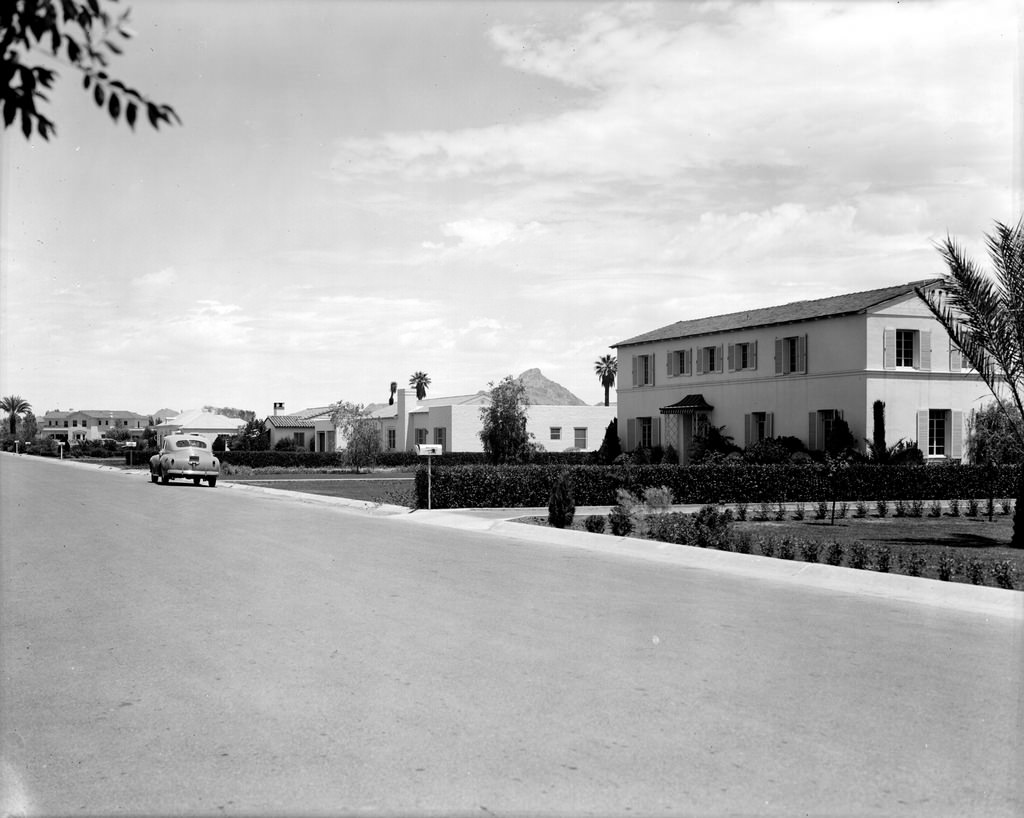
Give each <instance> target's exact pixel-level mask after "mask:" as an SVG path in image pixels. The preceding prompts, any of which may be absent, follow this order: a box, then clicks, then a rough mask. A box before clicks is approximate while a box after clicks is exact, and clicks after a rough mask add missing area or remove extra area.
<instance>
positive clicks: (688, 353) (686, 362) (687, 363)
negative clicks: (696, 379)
mask: <svg viewBox="0 0 1024 818" xmlns="http://www.w3.org/2000/svg"><path fill="white" fill-rule="evenodd" d="M683 374H684V375H692V374H693V349H692V348H691V349H686V350H683Z"/></svg>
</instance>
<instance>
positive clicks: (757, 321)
mask: <svg viewBox="0 0 1024 818" xmlns="http://www.w3.org/2000/svg"><path fill="white" fill-rule="evenodd" d="M940 280H941V279H925V280H923V281H911V282H910V283H908V284H900V285H898V286H894V287H883V288H881V289H878V290H866V291H864V292H859V293H847V294H846V295H834V296H831V297H829V298H818V299H815V300H813V301H794V302H793V303H791V304H782V305H780V306H778V307H762V308H760V309H756V310H746V311H744V312H732V313H727V314H726V315H713V316H711V317H709V318H695V319H693V320H690V321H677V322H676V323H674V324H669V325H668V326H665V327H661V328H659V329H656V330H651V331H650V332H645V333H643V334H642V335H635V336H633V337H632V338H627V339H626V340H625V341H619V342H618V343H616V344H612V346H613V347H624V346H631V345H633V344H647V343H651V342H653V341H668V340H671V339H673V338H689V337H692V336H694V335H711V334H712V333H718V332H730V331H732V330H738V329H754V328H756V327H768V326H773V325H775V324H793V323H796V322H798V321H815V320H818V319H821V318H832V317H833V316H837V315H851V314H854V313H859V312H864V311H865V310H867V309H870V308H871V307H874V306H877V305H878V304H882V303H884V302H886V301H889V300H891V299H893V298H899V297H900V296H905V295H909V294H911V293H913V292H914V288H915V287H926V286H929V285H933V284H935V283H936V282H938V281H940Z"/></svg>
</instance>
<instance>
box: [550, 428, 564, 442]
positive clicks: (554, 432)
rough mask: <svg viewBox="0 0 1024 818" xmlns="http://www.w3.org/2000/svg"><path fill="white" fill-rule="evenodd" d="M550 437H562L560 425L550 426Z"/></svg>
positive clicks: (556, 438) (559, 438)
mask: <svg viewBox="0 0 1024 818" xmlns="http://www.w3.org/2000/svg"><path fill="white" fill-rule="evenodd" d="M551 439H552V440H561V439H562V427H561V426H552V427H551Z"/></svg>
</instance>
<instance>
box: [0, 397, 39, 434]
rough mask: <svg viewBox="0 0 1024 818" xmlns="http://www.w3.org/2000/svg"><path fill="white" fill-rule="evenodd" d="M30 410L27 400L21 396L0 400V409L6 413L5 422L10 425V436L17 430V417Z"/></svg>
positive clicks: (30, 406) (30, 405)
mask: <svg viewBox="0 0 1024 818" xmlns="http://www.w3.org/2000/svg"><path fill="white" fill-rule="evenodd" d="M31 408H32V404H30V403H29V402H28V401H27V400H25V399H24V398H23V397H21V395H8V396H7V397H5V398H0V409H3V410H4V411H5V412H6V413H7V422H8V423H9V424H10V430H11V434H12V435H13V434H14V433H15V432H16V431H17V430H18V415H24V414H25V413H26V412H27V411H29V410H30V409H31Z"/></svg>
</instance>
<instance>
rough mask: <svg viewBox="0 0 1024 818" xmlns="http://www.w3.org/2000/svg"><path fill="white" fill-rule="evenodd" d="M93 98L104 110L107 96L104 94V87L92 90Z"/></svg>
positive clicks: (99, 86)
mask: <svg viewBox="0 0 1024 818" xmlns="http://www.w3.org/2000/svg"><path fill="white" fill-rule="evenodd" d="M92 96H93V99H95V100H96V104H97V105H99V106H100V107H101V108H102V107H103V100H104V99H105V98H106V94H104V92H103V86H102V85H97V86H96V87H95V88H93V89H92Z"/></svg>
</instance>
